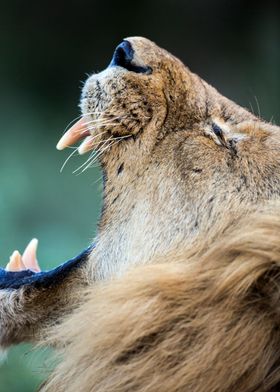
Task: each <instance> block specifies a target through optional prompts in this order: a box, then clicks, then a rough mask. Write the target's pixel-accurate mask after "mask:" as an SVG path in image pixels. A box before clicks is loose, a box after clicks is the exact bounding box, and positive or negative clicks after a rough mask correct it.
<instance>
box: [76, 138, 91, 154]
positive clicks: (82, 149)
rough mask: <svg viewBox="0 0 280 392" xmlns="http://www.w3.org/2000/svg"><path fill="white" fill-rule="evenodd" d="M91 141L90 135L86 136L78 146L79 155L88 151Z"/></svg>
mask: <svg viewBox="0 0 280 392" xmlns="http://www.w3.org/2000/svg"><path fill="white" fill-rule="evenodd" d="M92 142H93V140H92V136H87V137H86V138H85V140H84V141H83V143H82V144H81V145H80V146H79V148H78V153H79V154H80V155H83V154H85V153H86V152H88V151H90V150H91V149H92Z"/></svg>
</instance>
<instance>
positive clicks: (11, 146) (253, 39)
mask: <svg viewBox="0 0 280 392" xmlns="http://www.w3.org/2000/svg"><path fill="white" fill-rule="evenodd" d="M0 32H1V34H0V56H1V57H0V103H1V104H0V119H1V125H0V126H1V141H0V217H1V221H0V222H1V224H0V260H1V263H0V264H1V265H2V266H3V265H4V264H5V262H7V261H8V258H9V255H10V254H11V252H12V250H14V249H16V248H18V249H19V250H23V248H24V246H25V245H26V243H27V242H28V241H29V240H30V239H31V238H32V237H33V236H36V237H38V238H39V240H40V248H39V259H40V262H41V264H42V266H43V268H51V267H53V266H55V265H57V264H59V263H61V262H62V261H64V260H66V259H68V258H70V257H72V256H74V255H76V254H77V253H79V252H80V250H81V249H82V248H85V247H86V246H87V245H88V244H89V243H90V241H91V239H92V238H93V236H94V234H95V232H96V224H97V217H98V214H99V211H100V198H101V191H102V180H101V179H100V176H101V173H100V170H99V169H98V168H92V169H89V170H88V171H87V172H86V173H84V174H82V175H79V176H75V175H73V174H72V171H73V170H74V169H75V168H77V167H78V166H79V165H80V164H81V163H83V161H84V159H85V158H81V157H80V158H79V157H74V158H73V159H71V160H70V162H69V164H68V165H67V166H66V168H65V169H64V171H63V172H62V173H60V172H59V169H60V167H61V165H62V164H63V162H64V160H65V159H66V157H67V156H68V155H69V153H71V150H69V151H64V152H57V151H56V150H55V148H54V146H55V144H56V142H57V140H58V138H59V136H60V135H61V134H62V132H63V130H64V128H65V126H66V125H67V124H68V123H69V122H70V121H71V120H72V119H74V118H75V117H76V116H78V115H79V110H78V107H77V104H78V99H79V94H80V87H81V84H82V83H81V82H82V81H83V80H85V78H86V74H87V73H91V72H93V71H99V70H102V69H103V68H104V67H105V66H106V65H107V64H108V63H109V61H110V56H111V55H112V52H113V49H114V47H115V46H116V45H117V44H118V43H119V41H120V40H121V39H122V38H124V37H126V36H130V35H143V36H146V37H148V38H150V39H152V40H154V41H156V42H157V43H158V44H160V45H161V46H164V47H165V48H167V49H169V50H170V51H172V52H173V53H174V54H176V55H177V56H178V57H180V58H181V59H182V60H183V61H184V62H185V63H186V64H187V65H188V66H189V67H190V68H191V69H192V70H193V71H195V72H197V73H199V74H200V76H202V77H203V78H205V79H206V80H207V81H208V82H210V83H211V84H213V85H214V86H215V87H217V88H218V89H219V90H220V91H221V92H222V93H224V94H225V95H227V96H228V97H229V98H231V99H234V100H235V101H237V102H239V103H240V104H242V105H244V106H246V107H248V108H250V107H251V108H252V110H253V111H254V112H255V113H257V114H258V113H259V112H260V114H261V115H262V116H263V117H265V118H266V119H267V120H270V119H271V118H272V121H275V122H277V123H280V113H279V102H280V72H279V69H280V11H279V5H278V2H277V1H269V0H267V1H266V2H263V1H258V0H255V1H252V0H251V1H243V0H239V1H238V0H236V1H224V0H212V1H207V0H190V1H184V0H154V1H151V0H142V1H140V2H131V1H128V0H127V1H123V2H120V1H113V0H107V1H106V2H101V1H95V0H91V1H89V0H87V1H83V0H81V1H70V0H68V1H67V2H66V1H61V2H58V1H56V2H54V1H52V0H50V1H35V0H30V1H28V2H24V1H22V0H10V1H9V2H1V3H0ZM48 357H49V352H42V351H40V350H35V351H34V350H32V349H31V347H30V346H27V345H22V346H19V347H16V348H13V349H12V350H11V351H10V353H9V356H8V359H7V360H6V361H5V362H4V363H3V365H2V366H0V392H25V391H26V392H29V391H34V390H35V389H36V387H37V386H38V384H39V383H40V381H41V380H42V379H43V378H44V377H45V374H46V373H48V371H49V364H48V359H47V358H48Z"/></svg>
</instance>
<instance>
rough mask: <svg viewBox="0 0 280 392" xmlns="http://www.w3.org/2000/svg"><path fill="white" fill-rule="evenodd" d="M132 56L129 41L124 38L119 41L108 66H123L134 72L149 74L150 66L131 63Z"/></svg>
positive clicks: (132, 51) (132, 52)
mask: <svg viewBox="0 0 280 392" xmlns="http://www.w3.org/2000/svg"><path fill="white" fill-rule="evenodd" d="M133 57H134V49H133V48H132V45H131V43H130V42H128V41H126V40H124V41H122V43H120V44H119V45H118V46H117V47H116V50H115V52H114V54H113V58H112V61H111V63H110V65H109V67H114V66H118V67H123V68H125V69H127V70H128V71H132V72H136V73H144V74H150V73H152V68H151V67H148V66H144V67H143V66H138V65H135V64H132V61H133Z"/></svg>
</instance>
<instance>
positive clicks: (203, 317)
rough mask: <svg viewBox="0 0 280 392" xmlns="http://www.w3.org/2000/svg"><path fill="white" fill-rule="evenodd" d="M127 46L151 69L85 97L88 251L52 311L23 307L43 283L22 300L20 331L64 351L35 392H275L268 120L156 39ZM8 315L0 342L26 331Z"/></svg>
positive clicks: (107, 74)
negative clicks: (91, 143)
mask: <svg viewBox="0 0 280 392" xmlns="http://www.w3.org/2000/svg"><path fill="white" fill-rule="evenodd" d="M127 41H128V42H129V43H130V44H131V46H132V48H133V51H134V55H133V62H132V65H133V66H138V67H142V68H143V67H145V66H149V67H151V69H152V73H150V74H144V73H136V72H132V71H129V70H127V69H126V68H125V67H121V66H111V67H109V68H107V69H106V70H105V71H103V72H101V73H99V74H96V75H92V76H91V77H90V78H89V79H88V80H87V82H86V83H85V86H84V89H83V94H82V100H81V109H82V113H83V116H84V118H86V119H87V120H88V121H89V123H90V124H94V129H93V130H92V135H93V137H94V138H95V139H94V140H95V147H96V148H99V149H102V148H103V150H104V151H103V153H102V155H100V162H101V165H102V169H103V172H104V178H105V180H104V207H103V211H102V216H101V219H100V224H99V233H98V236H97V238H96V248H95V249H94V250H93V251H92V252H91V255H90V256H89V258H88V261H87V264H86V267H85V269H82V270H81V272H76V273H75V275H74V276H70V277H69V278H68V279H67V280H66V281H64V282H63V283H61V287H59V288H58V289H57V290H59V291H58V292H59V293H61V296H62V298H60V297H59V298H58V299H57V300H58V302H57V304H56V307H54V303H51V304H48V303H46V302H44V301H42V308H41V309H38V308H36V307H35V309H36V312H34V311H32V303H33V302H35V301H34V300H33V299H32V298H34V296H35V297H36V296H38V295H39V294H38V292H37V291H36V290H35V291H33V292H32V295H31V296H30V293H29V294H26V295H25V296H24V298H25V300H26V298H29V308H28V312H29V314H31V316H32V317H31V320H32V323H31V324H32V328H31V331H30V328H29V337H28V338H29V340H36V339H37V337H38V336H40V335H41V334H42V333H44V334H46V333H47V334H49V337H48V338H46V339H45V340H44V344H54V345H57V346H58V347H62V350H61V351H62V352H61V355H62V360H61V364H60V365H59V366H58V367H57V369H56V370H55V372H54V374H53V375H52V376H51V377H50V379H49V381H48V382H47V383H46V384H45V385H44V386H43V387H42V390H43V391H56V392H62V391H63V392H64V391H67V392H68V391H69V392H71V391H79V390H80V391H85V392H87V391H94V392H113V391H116V392H118V391H119V392H121V391H122V392H126V391H127V392H128V391H135V392H144V391H145V392H146V391H152V392H157V391H158V392H159V391H161V392H165V391H166V392H167V391H172V392H173V391H174V392H181V391H182V392H183V391H186V392H190V391H192V392H231V391H241V392H252V391H256V392H261V391H270V392H272V391H273V390H274V391H276V390H277V384H278V383H280V369H279V365H280V362H279V361H280V351H279V347H280V332H279V331H280V330H279V322H280V318H279V317H280V314H279V311H280V308H279V294H280V277H279V276H280V275H279V272H280V237H279V229H280V208H279V207H280V205H279V194H280V145H279V140H280V134H279V128H278V127H276V126H273V125H272V124H268V123H265V122H264V121H262V120H261V119H259V118H257V117H255V116H254V115H252V114H251V113H249V112H248V111H246V110H245V109H243V108H240V107H239V106H238V105H236V104H235V103H233V102H231V101H229V100H228V99H226V98H225V97H223V96H222V95H220V94H219V93H218V92H217V91H216V90H215V89H214V88H213V87H211V86H209V85H208V84H207V83H206V82H204V81H203V80H201V79H200V78H199V77H198V76H197V75H195V74H193V73H191V72H190V71H189V70H188V68H186V67H185V66H184V65H183V64H182V63H181V62H180V61H179V60H178V59H176V58H175V57H173V56H171V55H170V54H169V53H167V52H166V51H164V50H163V49H160V48H159V47H157V46H156V45H155V44H154V43H152V42H150V41H148V40H146V39H144V38H140V37H134V38H129V39H128V40H127ZM119 137H125V138H123V139H116V138H119ZM108 141H109V144H108ZM110 141H112V142H114V143H112V144H110ZM77 282H78V283H79V284H78V285H77V284H76V283H77ZM81 283H82V284H83V285H84V284H85V283H86V284H88V287H87V289H86V291H84V289H82V288H81ZM69 293H71V294H72V297H71V298H72V299H70V300H69ZM14 294H15V295H17V293H14ZM47 295H48V298H53V300H55V298H54V296H55V294H53V293H52V292H51V290H49V292H48V293H47ZM40 298H41V297H40ZM74 298H75V300H74V301H73V299H74ZM19 302H20V303H21V302H22V299H21V300H20V301H19ZM2 303H3V301H2ZM2 303H1V302H0V314H2V317H1V319H0V322H2V325H3V324H4V323H3V321H2V320H5V314H4V311H3V305H2ZM35 303H36V302H35ZM69 305H70V308H69ZM1 306H2V308H1ZM11 306H14V304H13V303H11ZM74 306H75V308H76V310H73V309H74ZM43 309H44V311H43ZM59 311H60V312H61V314H58V312H59ZM46 312H48V313H47V314H48V317H46ZM67 312H68V313H69V312H71V314H70V315H68V316H67V317H65V319H64V318H63V317H64V315H65V313H67ZM3 315H4V316H3ZM14 315H15V317H14V323H15V325H16V321H17V317H18V318H19V319H20V320H22V318H21V317H22V316H18V314H17V312H14ZM42 315H45V316H44V317H43V316H42ZM26 317H27V316H26ZM36 321H37V322H36ZM58 321H59V325H58V326H57V327H54V328H50V329H49V328H47V329H46V326H47V327H49V326H51V327H52V325H53V324H54V323H57V322H58ZM4 325H5V328H2V331H4V335H5V333H7V331H8V332H9V334H8V335H9V339H7V341H8V344H11V343H13V342H18V341H19V340H24V339H26V336H22V337H21V339H20V332H18V333H17V334H16V333H15V332H14V329H16V326H15V325H13V328H14V329H12V328H11V326H10V324H9V322H8V323H6V324H4ZM26 328H27V329H28V325H27V326H26ZM2 331H1V333H0V343H1V335H3V332H2ZM11 331H13V332H11ZM46 331H47V332H46ZM15 336H17V338H15ZM2 340H3V339H2ZM8 344H6V345H8ZM273 388H275V389H273Z"/></svg>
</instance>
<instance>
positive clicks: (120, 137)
mask: <svg viewBox="0 0 280 392" xmlns="http://www.w3.org/2000/svg"><path fill="white" fill-rule="evenodd" d="M128 137H131V135H125V136H119V137H116V138H113V140H111V143H110V144H109V145H107V146H106V147H105V145H104V144H103V145H102V147H101V148H100V150H99V153H98V154H97V155H96V156H95V157H94V159H93V161H92V162H91V164H89V166H91V167H92V165H93V164H94V163H95V162H96V161H97V159H98V158H99V157H100V155H101V154H103V153H104V151H106V150H107V149H108V148H110V147H112V146H113V144H116V143H119V142H120V141H121V140H123V139H126V138H128ZM108 140H109V139H107V141H108ZM104 147H105V148H104ZM89 166H88V167H89ZM85 170H86V168H85V169H84V170H83V171H85Z"/></svg>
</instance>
